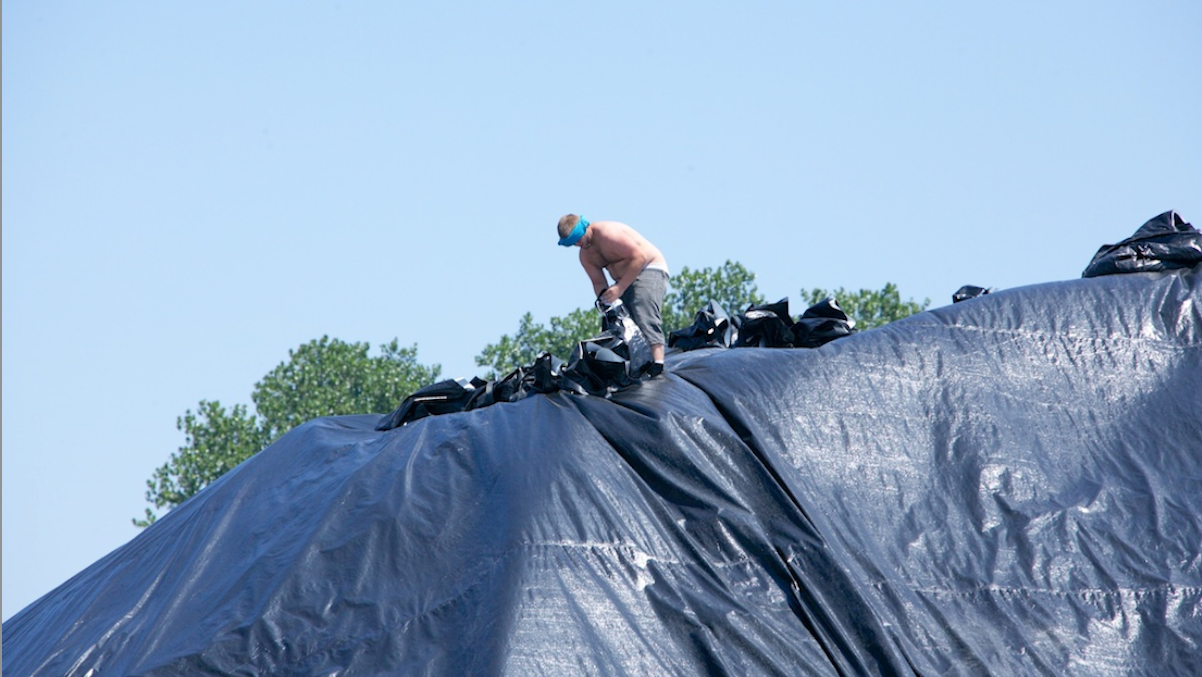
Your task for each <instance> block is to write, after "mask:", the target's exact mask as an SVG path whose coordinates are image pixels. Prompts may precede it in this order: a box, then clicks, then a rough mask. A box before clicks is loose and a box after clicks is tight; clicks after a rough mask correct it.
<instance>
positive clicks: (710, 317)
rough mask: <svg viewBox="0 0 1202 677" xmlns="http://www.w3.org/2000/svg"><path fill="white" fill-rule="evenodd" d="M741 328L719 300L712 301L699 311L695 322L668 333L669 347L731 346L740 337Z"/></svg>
mask: <svg viewBox="0 0 1202 677" xmlns="http://www.w3.org/2000/svg"><path fill="white" fill-rule="evenodd" d="M738 335H739V330H738V329H737V328H736V326H735V323H734V322H733V321H732V320H731V318H730V316H729V315H727V313H726V309H725V308H723V307H722V304H720V303H718V302H717V301H712V300H711V301H710V302H709V303H707V304H706V306H705V307H704V308H702V309H701V310H699V311H697V314H696V315H695V316H694V317H693V324H691V325H689V326H687V327H684V328H681V329H677V330H675V331H673V332H672V333H671V334H669V335H668V347H669V348H676V349H678V350H696V349H698V348H730V347H731V346H733V345H734V344H735V342H736V340H737V338H738Z"/></svg>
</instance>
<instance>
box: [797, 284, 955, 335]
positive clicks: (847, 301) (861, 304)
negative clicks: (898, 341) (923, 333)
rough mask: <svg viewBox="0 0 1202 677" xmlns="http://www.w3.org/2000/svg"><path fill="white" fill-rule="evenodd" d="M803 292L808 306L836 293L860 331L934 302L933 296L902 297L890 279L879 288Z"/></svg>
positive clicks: (914, 311)
mask: <svg viewBox="0 0 1202 677" xmlns="http://www.w3.org/2000/svg"><path fill="white" fill-rule="evenodd" d="M801 296H802V298H803V299H806V301H807V303H806V305H807V306H812V305H814V304H815V303H818V302H819V301H821V300H823V299H825V298H827V297H828V296H833V297H834V298H835V299H836V300H837V301H838V302H839V307H840V308H842V309H843V312H845V313H847V315H848V317H850V318H852V319H853V320H855V321H856V329H858V330H860V331H864V330H867V329H873V328H875V327H879V326H881V325H883V324H888V323H890V322H892V321H894V320H900V319H901V318H903V317H908V316H910V315H913V314H915V313H921V312H922V311H924V310H926V308H927V306H929V305H931V300H930V299H923V300H922V302H921V303H919V302H917V301H915V300H914V299H908V300H906V301H902V300H901V294H899V293H898V291H897V285H895V284H893V283H892V282H888V283H886V284H885V286H884V287H883V288H881V289H880V290H876V291H874V290H871V289H861V290H859V291H848V290H846V289H844V288H842V287H839V288H838V289H836V290H834V291H827V290H825V289H818V288H815V289H811V290H810V291H808V292H807V291H805V290H804V289H803V290H802V292H801Z"/></svg>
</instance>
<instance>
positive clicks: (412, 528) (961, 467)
mask: <svg viewBox="0 0 1202 677" xmlns="http://www.w3.org/2000/svg"><path fill="white" fill-rule="evenodd" d="M1200 278H1202V269H1198V268H1194V269H1187V270H1177V271H1172V272H1160V273H1140V274H1131V275H1109V276H1103V277H1097V278H1091V279H1078V280H1072V281H1067V282H1054V283H1047V284H1041V285H1035V286H1030V287H1020V288H1012V289H1006V290H1002V291H999V292H994V293H991V294H989V295H988V296H986V297H983V298H979V299H977V300H976V301H974V302H972V303H961V304H955V305H948V306H945V307H942V308H937V309H935V310H931V311H927V312H923V313H919V314H917V315H914V316H911V317H909V318H906V319H903V320H899V321H896V322H892V323H890V324H888V325H885V326H884V327H881V328H879V329H876V330H873V331H869V332H862V333H856V334H853V335H851V336H848V337H846V338H843V339H841V340H838V341H834V342H831V343H828V344H826V345H823V346H822V347H820V348H818V349H815V350H775V349H757V348H745V349H741V350H697V351H691V352H675V353H673V354H670V355H669V357H668V360H669V365H668V369H667V371H666V372H665V376H664V377H662V378H656V379H651V380H643V381H640V382H638V383H636V384H635V385H633V386H631V387H628V388H624V389H620V390H617V391H615V392H613V393H611V394H610V396H609V397H578V396H575V395H573V394H571V393H569V392H565V391H563V390H555V391H553V392H550V393H547V394H533V395H530V396H527V397H524V398H522V399H519V400H517V401H515V402H512V403H511V404H508V405H506V406H489V407H481V408H478V409H474V410H470V411H463V412H459V413H450V414H445V415H439V416H427V417H426V418H423V419H420V420H416V421H414V422H412V423H411V424H410V425H406V426H404V427H400V428H396V429H394V430H390V431H386V432H381V431H377V430H375V426H376V424H377V422H378V421H379V416H378V415H364V416H348V417H335V418H322V419H317V420H314V421H311V422H309V423H307V424H304V425H302V426H300V427H298V428H296V429H294V430H293V431H291V432H289V433H288V434H286V435H285V436H284V437H283V438H281V439H280V440H279V441H277V442H276V443H275V444H273V445H271V446H270V447H268V448H267V449H265V450H264V451H263V452H261V453H260V454H258V455H256V456H254V457H252V458H251V459H250V460H248V461H247V462H245V463H243V464H242V465H240V466H238V467H237V468H235V469H234V470H233V471H231V472H230V473H228V474H226V475H225V476H224V477H222V478H220V479H219V480H217V481H216V482H215V483H213V484H212V485H211V486H209V487H208V488H206V489H205V490H204V491H202V492H200V493H199V494H198V495H197V496H195V497H194V498H192V499H191V500H189V501H188V502H186V503H184V504H183V505H182V506H180V507H178V508H176V509H175V510H172V511H171V512H170V513H168V514H167V515H165V516H164V517H163V518H161V519H160V520H159V521H158V522H156V523H155V524H154V525H152V526H151V527H150V528H148V529H146V530H145V531H143V532H142V533H140V534H139V535H138V536H137V537H135V538H134V539H133V540H131V541H130V542H129V543H127V544H125V545H123V546H121V547H120V548H118V549H117V550H115V551H114V552H112V553H111V554H110V555H108V556H107V557H105V558H103V559H101V560H99V561H98V562H96V563H95V564H93V565H92V566H90V567H88V568H87V569H86V570H84V571H82V572H81V573H79V574H78V575H77V576H75V577H74V578H72V579H71V580H70V581H68V582H67V583H65V584H63V585H62V586H60V587H59V588H57V589H56V590H54V591H52V592H51V593H49V594H47V595H46V596H44V597H42V598H41V599H39V600H38V601H36V602H34V603H33V604H31V605H30V606H29V607H27V608H25V609H23V610H22V611H20V612H19V613H17V614H16V615H15V616H14V617H13V618H11V619H10V620H9V621H7V622H6V623H4V627H3V634H4V659H5V661H4V663H5V665H4V668H5V675H6V677H26V676H38V677H42V676H46V677H64V676H65V677H83V676H85V675H109V674H112V675H151V676H166V675H196V674H203V675H218V674H220V675H226V674H237V675H251V676H254V675H333V674H337V675H345V676H348V677H353V676H356V675H448V676H451V675H454V676H460V675H582V674H586V675H587V674H593V675H631V676H635V675H638V676H642V675H753V676H754V675H829V676H831V677H834V676H836V675H838V676H846V675H962V676H965V677H970V676H971V677H976V676H979V675H1004V676H1015V675H1017V676H1026V675H1032V676H1034V675H1041V676H1042V675H1066V676H1073V675H1089V676H1103V677H1105V676H1118V675H1157V676H1170V677H1171V676H1187V675H1188V676H1195V675H1198V674H1202V650H1200V649H1202V389H1199V388H1198V384H1199V383H1202V279H1200ZM598 352H600V351H598ZM535 381H537V379H535ZM522 382H523V383H524V382H526V381H525V377H523V379H522ZM494 390H495V389H494ZM454 395H455V391H454V390H453V389H450V392H449V393H448V394H447V399H446V401H447V402H450V401H452V400H453V399H454ZM434 402H435V400H426V401H425V402H423V403H421V406H424V407H426V408H427V409H430V408H431V407H433V406H435V405H434V404H433V403H434ZM415 406H417V405H415ZM80 434H81V435H85V436H86V431H84V432H81V433H80ZM46 528H48V529H53V528H54V525H53V524H47V525H46Z"/></svg>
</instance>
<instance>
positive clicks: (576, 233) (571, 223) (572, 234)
mask: <svg viewBox="0 0 1202 677" xmlns="http://www.w3.org/2000/svg"><path fill="white" fill-rule="evenodd" d="M557 230H558V232H559V244H560V246H562V247H571V246H572V245H574V244H578V243H579V242H580V238H582V237H584V233H585V231H586V230H588V221H586V220H585V219H584V217H581V216H576V215H575V214H568V215H567V216H565V217H563V218H562V219H560V220H559V226H558V228H557Z"/></svg>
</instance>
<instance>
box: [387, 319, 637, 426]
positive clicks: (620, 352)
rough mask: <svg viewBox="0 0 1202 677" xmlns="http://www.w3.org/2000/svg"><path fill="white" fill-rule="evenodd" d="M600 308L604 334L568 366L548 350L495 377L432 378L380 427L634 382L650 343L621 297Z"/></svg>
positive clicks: (584, 345)
mask: <svg viewBox="0 0 1202 677" xmlns="http://www.w3.org/2000/svg"><path fill="white" fill-rule="evenodd" d="M597 309H598V311H600V312H601V314H602V316H603V320H602V327H603V328H604V331H605V333H604V334H602V335H600V336H596V337H594V338H590V339H587V340H585V341H581V342H580V343H578V344H577V345H576V347H575V348H574V349H573V350H572V356H571V358H570V359H569V361H568V363H567V365H566V366H565V365H564V362H563V360H561V359H559V358H557V357H555V356H554V355H551V354H550V353H545V352H544V353H542V354H541V355H539V356H538V358H536V359H535V361H534V364H532V365H529V366H525V367H518V368H517V369H514V370H513V371H511V372H510V373H509V374H507V375H506V376H505V377H503V378H501V379H498V380H495V381H486V380H484V379H480V378H472V379H471V380H466V379H458V380H455V379H449V380H446V381H440V382H438V383H434V384H432V385H429V386H426V387H425V388H422V389H420V390H418V391H417V392H415V393H413V394H412V395H410V396H409V397H407V398H405V401H404V402H401V405H400V406H399V407H397V409H396V410H395V411H393V412H392V413H391V414H389V415H388V416H385V417H384V418H383V419H381V420H380V423H379V424H378V425H377V426H376V430H392V429H393V428H399V427H401V426H403V425H405V424H406V423H410V422H413V421H416V420H419V419H422V418H425V417H427V416H435V415H439V414H452V413H456V412H461V411H471V410H473V409H479V408H481V407H487V406H490V405H493V404H497V403H498V402H517V401H518V400H521V399H524V398H526V397H529V396H530V395H533V394H535V393H550V392H555V391H557V390H566V391H568V392H572V393H576V394H578V395H597V396H603V397H607V396H609V395H610V394H611V393H614V392H616V391H617V390H620V389H622V388H627V387H630V386H632V385H634V384H635V383H637V382H638V381H639V379H640V378H642V376H643V375H644V374H645V373H646V372H647V367H649V366H650V364H651V346H650V345H648V344H647V339H646V338H645V337H644V336H643V334H642V332H641V331H640V330H639V328H638V326H637V325H636V324H635V323H634V320H633V319H632V318H631V317H630V313H629V311H627V310H626V308H625V306H623V304H622V302H621V301H620V300H619V301H617V302H615V303H613V304H604V303H601V302H598V303H597Z"/></svg>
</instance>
